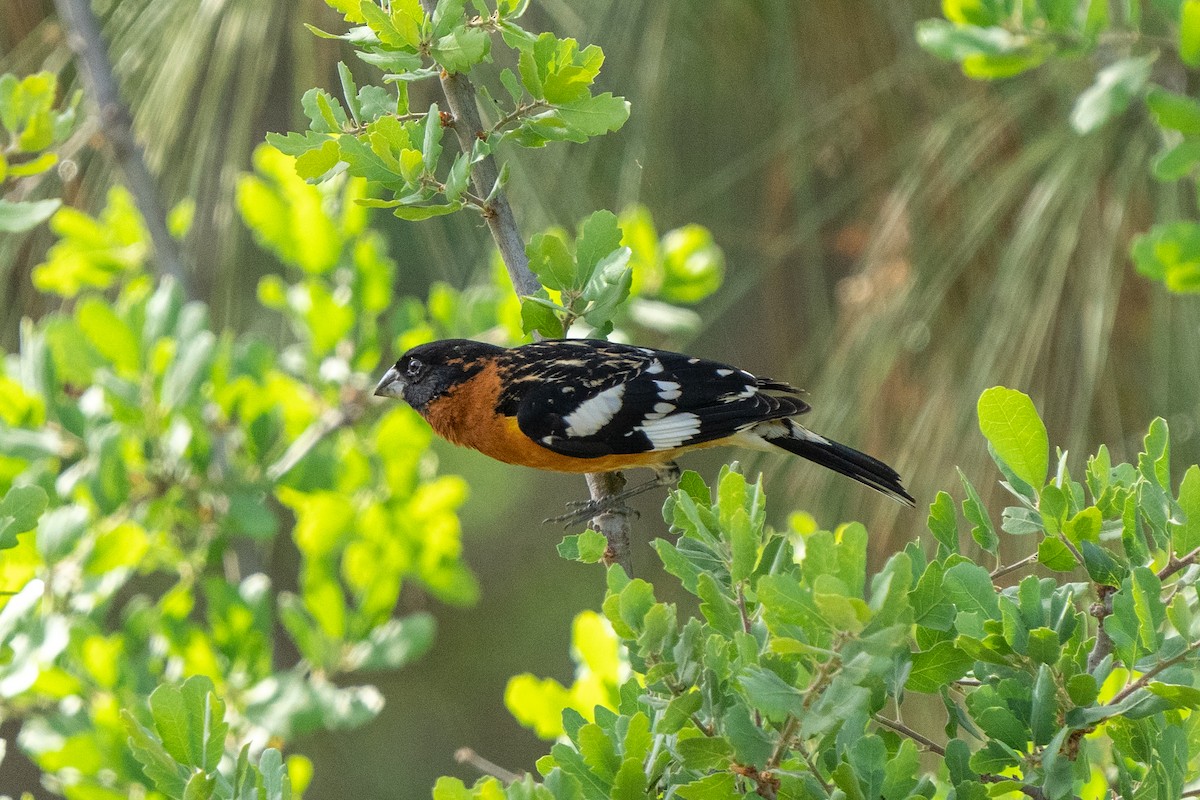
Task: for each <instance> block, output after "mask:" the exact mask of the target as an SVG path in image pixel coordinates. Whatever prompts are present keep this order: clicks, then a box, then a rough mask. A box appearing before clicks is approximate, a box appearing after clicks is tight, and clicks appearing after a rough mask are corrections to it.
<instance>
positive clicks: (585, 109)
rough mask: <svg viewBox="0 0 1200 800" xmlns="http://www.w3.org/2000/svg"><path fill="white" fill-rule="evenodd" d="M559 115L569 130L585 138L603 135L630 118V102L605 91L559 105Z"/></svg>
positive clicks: (619, 126)
mask: <svg viewBox="0 0 1200 800" xmlns="http://www.w3.org/2000/svg"><path fill="white" fill-rule="evenodd" d="M558 117H559V119H561V120H562V122H563V124H564V125H566V126H567V129H568V130H570V131H572V132H573V133H575V134H577V135H578V136H580V137H583V139H587V138H590V137H593V136H602V135H604V134H606V133H609V132H611V131H615V130H619V129H620V128H621V126H622V125H624V124H625V121H626V120H627V119H629V102H628V101H627V100H626V99H625V98H624V97H614V96H613V94H612V92H605V93H604V94H599V95H596V96H595V97H584V98H580V99H579V100H575V101H573V102H571V103H567V104H566V105H561V106H558ZM576 141H581V140H580V139H576Z"/></svg>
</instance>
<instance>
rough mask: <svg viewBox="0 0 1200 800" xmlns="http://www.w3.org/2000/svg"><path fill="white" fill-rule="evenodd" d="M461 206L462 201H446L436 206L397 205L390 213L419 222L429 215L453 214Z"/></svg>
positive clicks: (429, 216)
mask: <svg viewBox="0 0 1200 800" xmlns="http://www.w3.org/2000/svg"><path fill="white" fill-rule="evenodd" d="M462 207H463V206H462V203H447V204H446V205H437V206H399V207H398V208H396V209H395V210H394V211H393V212H392V213H393V214H395V215H396V216H397V217H399V218H400V219H406V220H409V221H411V222H419V221H421V220H423V219H429V218H431V217H442V216H445V215H446V214H453V213H454V212H455V211H458V210H460V209H461V208H462Z"/></svg>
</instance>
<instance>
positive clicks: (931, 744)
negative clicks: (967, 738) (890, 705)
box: [871, 714, 946, 758]
mask: <svg viewBox="0 0 1200 800" xmlns="http://www.w3.org/2000/svg"><path fill="white" fill-rule="evenodd" d="M871 719H873V720H875V722H876V723H878V724H880V725H882V726H883V727H885V728H891V729H892V730H894V731H895V732H896V733H899V734H902V735H904V736H907V737H908V738H910V739H912V740H913V741H914V742H916V743H917V744H919V745H923V746H924V747H925V749H926V750H928V751H929V752H931V753H936V754H937V755H939V756H942V757H943V758H944V757H945V755H946V748H944V747H942V746H941V745H940V744H938V743H937V742H935V741H933V740H932V739H930V738H929V737H928V736H926V735H924V734H923V733H920V732H918V731H914V730H913V729H912V728H910V727H908V726H907V725H905V724H904V723H903V722H898V721H896V720H894V719H888V718H887V717H885V716H883V715H882V714H872V715H871Z"/></svg>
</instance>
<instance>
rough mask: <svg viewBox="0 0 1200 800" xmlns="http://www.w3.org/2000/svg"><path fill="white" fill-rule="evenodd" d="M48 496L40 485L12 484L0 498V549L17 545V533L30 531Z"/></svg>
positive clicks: (44, 508) (36, 522) (44, 507)
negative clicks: (1, 498)
mask: <svg viewBox="0 0 1200 800" xmlns="http://www.w3.org/2000/svg"><path fill="white" fill-rule="evenodd" d="M48 502H49V498H48V497H47V496H46V491H45V490H44V489H42V488H41V487H40V486H14V487H12V488H11V489H9V490H8V492H7V493H6V494H5V495H4V499H3V500H0V550H6V549H8V548H10V547H16V546H17V534H20V533H25V532H26V531H31V530H33V529H34V527H35V526H36V525H37V524H38V519H39V518H40V517H41V516H42V513H43V512H44V511H45V510H46V504H47V503H48Z"/></svg>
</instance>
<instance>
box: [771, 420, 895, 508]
mask: <svg viewBox="0 0 1200 800" xmlns="http://www.w3.org/2000/svg"><path fill="white" fill-rule="evenodd" d="M789 422H790V423H791V424H790V425H789V428H791V432H790V434H787V435H782V436H768V437H767V441H768V442H770V443H771V444H773V445H775V446H777V447H782V448H783V449H784V450H787V451H788V452H789V453H795V454H796V455H798V456H800V457H802V458H807V459H808V460H809V461H815V462H816V463H818V464H820V465H821V466H823V467H826V468H828V469H831V470H833V471H834V472H838V473H841V474H842V475H845V476H846V477H848V478H853V479H854V480H856V481H858V482H859V483H862V484H866V485H867V486H870V487H871V488H872V489H875V490H876V491H879V492H882V493H883V494H886V495H887V496H888V497H891V498H892V499H894V500H897V501H899V502H901V503H903V504H904V505H906V506H908V507H910V508H915V507H916V505H917V501H916V500H914V499H913V496H912V495H910V494H909V493H908V492H907V491H905V489H904V487H903V486H902V485H901V484H900V475H899V474H898V473H897V472H896V470H894V469H892V468H891V467H889V466H888V465H887V464H885V463H883V462H882V461H880V460H879V459H877V458H872V457H871V456H869V455H867V454H866V453H861V452H859V451H858V450H855V449H854V448H853V447H847V446H846V445H844V444H841V443H839V442H835V441H833V440H832V439H826V438H825V437H823V436H818V435H816V434H814V433H809V432H808V431H807V430H805V429H804V428H802V427H800V425H799V424H797V423H795V422H791V421H790V420H789Z"/></svg>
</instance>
